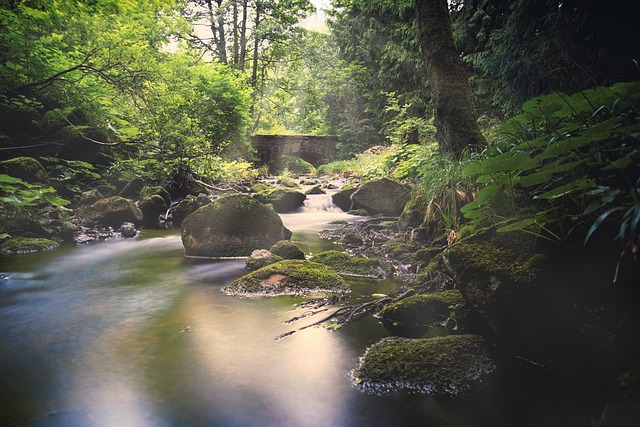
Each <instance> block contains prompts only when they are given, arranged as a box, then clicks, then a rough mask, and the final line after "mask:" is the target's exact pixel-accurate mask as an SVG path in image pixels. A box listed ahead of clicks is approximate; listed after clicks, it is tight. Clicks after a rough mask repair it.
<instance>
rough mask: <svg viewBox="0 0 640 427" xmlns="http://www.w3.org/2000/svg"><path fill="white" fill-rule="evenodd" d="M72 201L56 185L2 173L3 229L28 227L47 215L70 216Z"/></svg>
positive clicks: (0, 215)
mask: <svg viewBox="0 0 640 427" xmlns="http://www.w3.org/2000/svg"><path fill="white" fill-rule="evenodd" d="M69 203H70V202H69V201H68V200H66V199H63V198H62V197H60V196H59V195H58V194H57V192H56V190H54V189H53V188H52V187H49V186H45V185H42V184H30V183H28V182H25V181H23V180H21V179H19V178H15V177H12V176H9V175H6V174H0V218H1V219H2V220H1V221H0V224H1V225H0V232H11V231H15V230H16V229H18V230H20V229H22V228H25V227H26V228H28V227H30V225H31V223H33V222H37V221H39V220H41V219H44V218H68V217H69V215H68V213H67V212H68V209H67V208H66V206H67V205H68V204H69Z"/></svg>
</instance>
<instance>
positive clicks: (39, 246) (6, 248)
mask: <svg viewBox="0 0 640 427" xmlns="http://www.w3.org/2000/svg"><path fill="white" fill-rule="evenodd" d="M58 246H59V245H58V243H56V242H54V241H53V240H49V239H44V238H27V237H9V238H5V239H2V240H1V241H0V254H2V255H11V254H25V253H30V252H41V251H47V250H49V249H54V248H57V247H58Z"/></svg>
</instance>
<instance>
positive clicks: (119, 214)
mask: <svg viewBox="0 0 640 427" xmlns="http://www.w3.org/2000/svg"><path fill="white" fill-rule="evenodd" d="M86 215H87V216H88V217H89V218H90V219H92V220H94V221H96V222H98V223H100V224H102V225H106V226H109V227H113V228H119V227H120V225H122V224H123V223H125V222H131V223H133V224H138V223H140V220H141V219H142V212H141V211H140V209H138V208H137V207H136V206H135V205H134V204H133V201H132V200H130V199H126V198H124V197H121V196H112V197H107V198H104V199H100V200H98V201H97V202H95V203H94V204H93V206H91V207H90V208H89V209H88V210H87V211H86Z"/></svg>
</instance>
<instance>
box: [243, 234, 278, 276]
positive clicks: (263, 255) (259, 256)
mask: <svg viewBox="0 0 640 427" xmlns="http://www.w3.org/2000/svg"><path fill="white" fill-rule="evenodd" d="M283 241H285V242H286V241H287V240H283ZM278 261H282V257H281V256H278V255H274V254H272V253H271V252H269V251H268V250H266V249H256V250H255V251H253V252H251V255H249V258H247V262H246V263H245V268H246V269H247V270H249V271H255V270H258V269H259V268H262V267H266V266H267V265H269V264H273V263H275V262H278Z"/></svg>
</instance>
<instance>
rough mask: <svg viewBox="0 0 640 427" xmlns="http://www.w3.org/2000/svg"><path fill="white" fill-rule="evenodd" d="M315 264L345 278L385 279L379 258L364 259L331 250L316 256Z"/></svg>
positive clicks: (314, 258)
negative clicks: (332, 270)
mask: <svg viewBox="0 0 640 427" xmlns="http://www.w3.org/2000/svg"><path fill="white" fill-rule="evenodd" d="M313 262H318V263H320V264H324V265H328V266H329V267H331V268H333V269H334V270H335V271H336V272H338V274H341V275H343V276H356V277H376V278H378V277H384V271H383V270H382V268H381V265H380V260H379V259H378V258H363V257H357V256H351V255H348V254H346V253H344V252H340V251H336V250H329V251H324V252H320V253H318V254H316V255H314V257H313Z"/></svg>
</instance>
